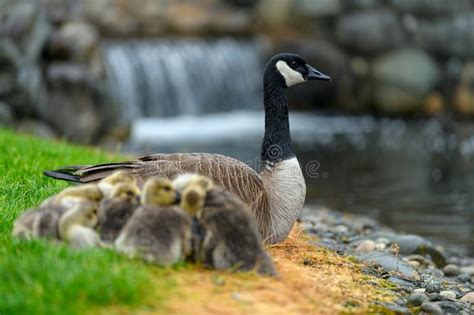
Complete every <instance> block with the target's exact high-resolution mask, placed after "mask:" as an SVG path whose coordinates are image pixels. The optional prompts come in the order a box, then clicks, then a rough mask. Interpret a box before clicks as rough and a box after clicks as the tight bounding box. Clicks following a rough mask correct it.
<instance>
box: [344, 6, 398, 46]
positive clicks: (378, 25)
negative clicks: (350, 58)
mask: <svg viewBox="0 0 474 315" xmlns="http://www.w3.org/2000/svg"><path fill="white" fill-rule="evenodd" d="M336 37H337V39H338V41H339V42H340V43H342V44H343V45H345V46H347V47H349V48H351V49H353V50H356V51H358V52H361V53H368V54H375V53H378V52H381V51H384V50H388V49H391V48H395V47H399V46H400V45H401V44H402V43H403V42H404V35H403V30H402V27H401V25H400V22H399V21H398V18H397V16H396V15H395V14H393V13H392V12H390V11H389V10H385V9H373V10H367V11H360V12H355V13H351V14H348V15H345V16H343V17H342V18H340V20H339V21H338V24H337V29H336Z"/></svg>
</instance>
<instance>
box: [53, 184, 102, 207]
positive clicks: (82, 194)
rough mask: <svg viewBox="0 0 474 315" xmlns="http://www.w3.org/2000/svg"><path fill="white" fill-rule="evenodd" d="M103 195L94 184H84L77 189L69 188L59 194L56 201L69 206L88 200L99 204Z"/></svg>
mask: <svg viewBox="0 0 474 315" xmlns="http://www.w3.org/2000/svg"><path fill="white" fill-rule="evenodd" d="M103 197H104V195H103V194H102V191H101V190H100V189H99V187H97V186H96V185H94V184H85V185H81V186H77V187H69V188H66V189H64V190H63V191H62V192H60V193H59V195H58V199H59V201H60V202H61V204H63V205H71V204H74V203H75V202H76V201H82V200H88V201H92V202H99V201H100V200H101V199H102V198H103Z"/></svg>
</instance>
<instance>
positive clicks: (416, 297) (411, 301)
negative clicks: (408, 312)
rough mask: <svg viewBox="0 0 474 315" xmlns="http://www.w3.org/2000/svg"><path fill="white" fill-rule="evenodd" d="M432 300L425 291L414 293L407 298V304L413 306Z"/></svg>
mask: <svg viewBox="0 0 474 315" xmlns="http://www.w3.org/2000/svg"><path fill="white" fill-rule="evenodd" d="M429 301H430V298H429V297H428V296H426V294H424V293H413V294H412V295H410V296H409V297H408V299H407V305H408V306H410V307H412V306H420V305H421V304H423V303H427V302H429Z"/></svg>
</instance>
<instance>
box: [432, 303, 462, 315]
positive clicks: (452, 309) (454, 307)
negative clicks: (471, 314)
mask: <svg viewBox="0 0 474 315" xmlns="http://www.w3.org/2000/svg"><path fill="white" fill-rule="evenodd" d="M437 304H438V305H439V306H440V307H441V310H442V311H443V312H444V314H459V312H460V311H461V310H462V309H463V308H464V307H463V305H462V303H459V302H457V301H440V302H438V303H437Z"/></svg>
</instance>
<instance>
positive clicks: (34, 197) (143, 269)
mask: <svg viewBox="0 0 474 315" xmlns="http://www.w3.org/2000/svg"><path fill="white" fill-rule="evenodd" d="M114 159H115V160H117V159H118V160H120V159H123V157H119V156H111V155H109V154H106V153H104V152H101V151H98V150H94V149H89V148H83V147H75V146H72V145H68V144H66V143H63V142H51V141H45V140H39V139H37V138H33V137H29V136H25V135H17V134H15V133H13V132H11V131H8V130H1V129H0V314H1V315H6V314H83V313H87V314H89V313H91V312H92V313H93V312H95V310H97V309H100V308H102V307H107V306H121V305H123V306H125V307H131V308H133V307H135V306H138V305H140V304H141V302H143V301H144V300H145V299H146V298H147V294H149V291H150V289H149V288H150V286H151V285H152V283H151V280H150V278H151V274H152V273H153V274H154V275H153V276H155V277H156V273H157V272H158V273H160V272H166V270H165V269H160V268H154V269H153V270H152V268H151V267H149V266H147V265H145V264H144V263H141V262H139V261H130V260H128V259H126V258H124V257H121V256H119V255H118V254H116V253H113V252H112V251H104V250H89V251H82V252H79V251H72V250H70V249H68V248H66V247H65V246H58V245H54V244H49V243H47V242H44V241H32V242H25V241H19V240H16V239H14V238H12V237H11V236H10V233H11V229H12V226H13V222H14V220H15V218H16V217H17V216H18V215H20V214H21V212H22V211H24V210H25V209H27V208H30V207H34V206H36V205H38V203H39V202H40V201H41V200H43V199H44V198H46V197H48V196H50V195H51V194H54V193H56V192H58V191H60V190H61V189H62V188H64V187H66V186H67V184H66V183H64V182H61V181H56V180H52V179H48V178H46V177H45V176H43V175H42V174H41V172H42V171H43V170H45V169H53V168H55V167H58V166H63V165H74V164H88V163H96V162H107V161H113V160H114ZM157 286H158V287H159V288H160V286H161V288H162V289H163V291H166V290H168V289H169V288H171V287H172V286H173V283H172V281H171V280H170V279H169V277H168V278H167V280H166V281H165V280H164V281H162V282H160V283H158V284H155V283H153V288H156V287H157ZM153 294H154V298H155V297H156V296H157V294H156V292H154V293H153ZM158 297H159V295H158Z"/></svg>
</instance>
